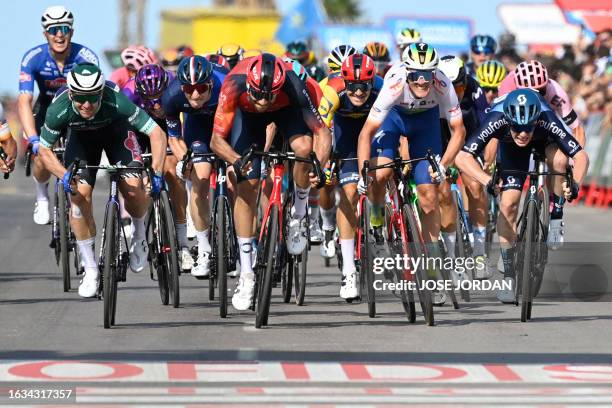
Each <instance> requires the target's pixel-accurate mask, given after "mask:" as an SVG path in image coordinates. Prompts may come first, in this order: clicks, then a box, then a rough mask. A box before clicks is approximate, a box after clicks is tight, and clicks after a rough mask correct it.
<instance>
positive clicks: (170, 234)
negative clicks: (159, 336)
mask: <svg viewBox="0 0 612 408" xmlns="http://www.w3.org/2000/svg"><path fill="white" fill-rule="evenodd" d="M159 203H160V217H161V223H162V246H163V252H164V265H165V269H166V272H167V275H166V278H167V279H168V292H169V294H170V302H171V303H172V307H175V308H176V307H179V304H180V302H181V294H180V289H179V268H180V266H179V259H178V251H179V249H178V242H177V238H176V229H175V226H174V215H173V214H172V207H171V205H170V199H169V198H168V192H166V191H162V192H161V193H160V200H159Z"/></svg>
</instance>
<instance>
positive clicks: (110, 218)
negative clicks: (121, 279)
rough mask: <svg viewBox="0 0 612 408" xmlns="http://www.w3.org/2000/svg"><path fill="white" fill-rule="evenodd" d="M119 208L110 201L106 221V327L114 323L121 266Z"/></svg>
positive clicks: (104, 287)
mask: <svg viewBox="0 0 612 408" xmlns="http://www.w3.org/2000/svg"><path fill="white" fill-rule="evenodd" d="M118 217H119V209H118V208H117V205H116V204H115V203H109V205H108V207H107V211H106V219H105V221H104V269H103V272H102V275H103V277H104V283H103V297H104V328H105V329H108V328H110V327H111V326H112V324H114V321H115V312H116V310H117V308H116V302H117V268H118V267H119V262H120V261H119V256H120V253H119V251H120V250H119V246H120V239H121V234H119V218H118Z"/></svg>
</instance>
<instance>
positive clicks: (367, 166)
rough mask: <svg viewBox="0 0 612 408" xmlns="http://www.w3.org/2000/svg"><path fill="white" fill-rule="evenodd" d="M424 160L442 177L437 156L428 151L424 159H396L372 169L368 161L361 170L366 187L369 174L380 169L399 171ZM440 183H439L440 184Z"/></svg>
mask: <svg viewBox="0 0 612 408" xmlns="http://www.w3.org/2000/svg"><path fill="white" fill-rule="evenodd" d="M423 160H427V161H428V162H429V165H430V166H431V168H432V169H433V170H434V171H435V172H436V173H438V175H439V177H441V175H440V166H439V165H438V161H437V160H436V158H435V156H434V155H433V153H432V152H431V149H428V150H427V155H426V156H423V157H419V158H416V159H407V160H403V159H402V158H401V157H396V158H395V159H393V161H391V162H389V163H385V164H379V165H376V166H373V167H370V161H369V160H366V161H364V162H363V168H362V169H361V177H362V178H363V180H364V182H365V183H366V187H367V185H368V178H367V177H366V176H367V174H368V173H370V172H372V171H375V170H379V169H397V168H402V167H404V166H406V165H411V164H412V163H417V162H420V161H423ZM439 182H440V181H438V183H439Z"/></svg>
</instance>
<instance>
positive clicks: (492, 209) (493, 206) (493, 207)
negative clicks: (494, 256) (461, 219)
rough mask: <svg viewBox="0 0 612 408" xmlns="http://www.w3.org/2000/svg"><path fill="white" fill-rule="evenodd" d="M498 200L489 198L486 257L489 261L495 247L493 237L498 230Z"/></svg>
mask: <svg viewBox="0 0 612 408" xmlns="http://www.w3.org/2000/svg"><path fill="white" fill-rule="evenodd" d="M496 200H497V198H495V197H492V196H490V197H489V207H488V212H487V227H486V228H487V229H486V236H485V255H486V257H487V259H491V247H492V245H493V236H494V235H495V231H496V230H497V201H496Z"/></svg>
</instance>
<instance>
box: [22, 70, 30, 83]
mask: <svg viewBox="0 0 612 408" xmlns="http://www.w3.org/2000/svg"><path fill="white" fill-rule="evenodd" d="M31 80H32V75H30V74H28V73H26V72H23V71H21V72H20V73H19V82H30V81H31Z"/></svg>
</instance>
